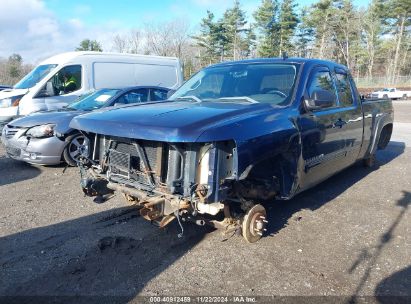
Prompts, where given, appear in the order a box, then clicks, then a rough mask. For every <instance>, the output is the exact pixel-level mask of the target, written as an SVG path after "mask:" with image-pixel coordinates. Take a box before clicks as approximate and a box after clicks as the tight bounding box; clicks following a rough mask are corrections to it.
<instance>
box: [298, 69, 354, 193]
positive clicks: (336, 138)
mask: <svg viewBox="0 0 411 304" xmlns="http://www.w3.org/2000/svg"><path fill="white" fill-rule="evenodd" d="M319 90H322V91H328V92H330V93H331V94H329V95H330V96H333V99H332V100H331V101H332V102H330V104H329V105H328V106H327V107H325V108H319V109H311V110H307V109H305V113H303V114H302V115H301V116H300V118H299V127H300V131H301V136H302V150H303V151H302V153H303V160H304V174H303V177H302V179H301V183H300V185H301V187H302V188H303V189H306V188H309V187H311V186H313V185H315V184H317V183H319V182H321V181H322V180H324V179H326V178H327V177H329V176H331V175H333V174H334V173H336V172H338V171H340V170H341V169H342V168H344V166H345V162H344V158H345V151H346V149H345V142H346V140H345V124H346V123H345V122H344V115H343V114H344V111H345V109H344V108H339V107H338V98H337V91H336V86H335V83H334V79H333V77H332V74H331V72H330V70H329V69H328V67H317V68H314V69H313V70H312V71H311V73H310V76H309V79H308V82H307V85H306V90H305V97H304V98H305V99H310V98H312V96H313V93H314V92H316V91H319Z"/></svg>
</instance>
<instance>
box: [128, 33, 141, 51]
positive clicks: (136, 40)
mask: <svg viewBox="0 0 411 304" xmlns="http://www.w3.org/2000/svg"><path fill="white" fill-rule="evenodd" d="M128 44H129V50H128V51H129V52H130V53H132V54H138V53H140V51H141V50H142V49H143V34H142V32H141V31H140V30H139V29H132V30H131V31H130V34H129V38H128Z"/></svg>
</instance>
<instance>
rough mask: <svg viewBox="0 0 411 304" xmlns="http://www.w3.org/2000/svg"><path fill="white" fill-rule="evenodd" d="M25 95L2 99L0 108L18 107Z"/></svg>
mask: <svg viewBox="0 0 411 304" xmlns="http://www.w3.org/2000/svg"><path fill="white" fill-rule="evenodd" d="M23 96H24V95H19V96H13V97H9V98H4V99H0V108H8V107H17V106H18V105H19V103H20V100H21V98H22V97H23Z"/></svg>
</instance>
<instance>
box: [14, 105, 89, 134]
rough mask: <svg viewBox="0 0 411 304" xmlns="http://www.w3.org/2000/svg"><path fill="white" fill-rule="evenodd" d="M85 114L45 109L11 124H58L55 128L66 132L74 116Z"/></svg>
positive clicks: (24, 125)
mask: <svg viewBox="0 0 411 304" xmlns="http://www.w3.org/2000/svg"><path fill="white" fill-rule="evenodd" d="M81 114H84V112H83V111H63V110H58V111H45V112H36V113H33V114H30V115H27V116H24V117H21V118H17V119H15V120H13V121H12V122H10V123H9V124H10V125H13V126H16V127H21V128H31V127H34V126H39V125H44V124H56V128H55V130H56V131H57V132H59V133H65V132H66V131H67V130H68V129H69V124H70V122H71V120H72V119H73V117H75V116H77V115H81Z"/></svg>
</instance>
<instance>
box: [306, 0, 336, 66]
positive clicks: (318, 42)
mask: <svg viewBox="0 0 411 304" xmlns="http://www.w3.org/2000/svg"><path fill="white" fill-rule="evenodd" d="M333 16H334V8H333V6H332V2H331V0H319V1H318V2H316V3H314V4H313V5H312V6H311V8H310V9H309V11H308V15H307V24H308V25H309V26H311V27H312V28H313V29H314V35H315V50H314V57H317V58H321V59H322V58H328V59H331V58H332V55H333V48H334V47H333V45H332V44H331V43H330V41H331V40H332V36H333V33H332V28H331V27H330V25H329V23H330V20H332V18H333Z"/></svg>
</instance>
